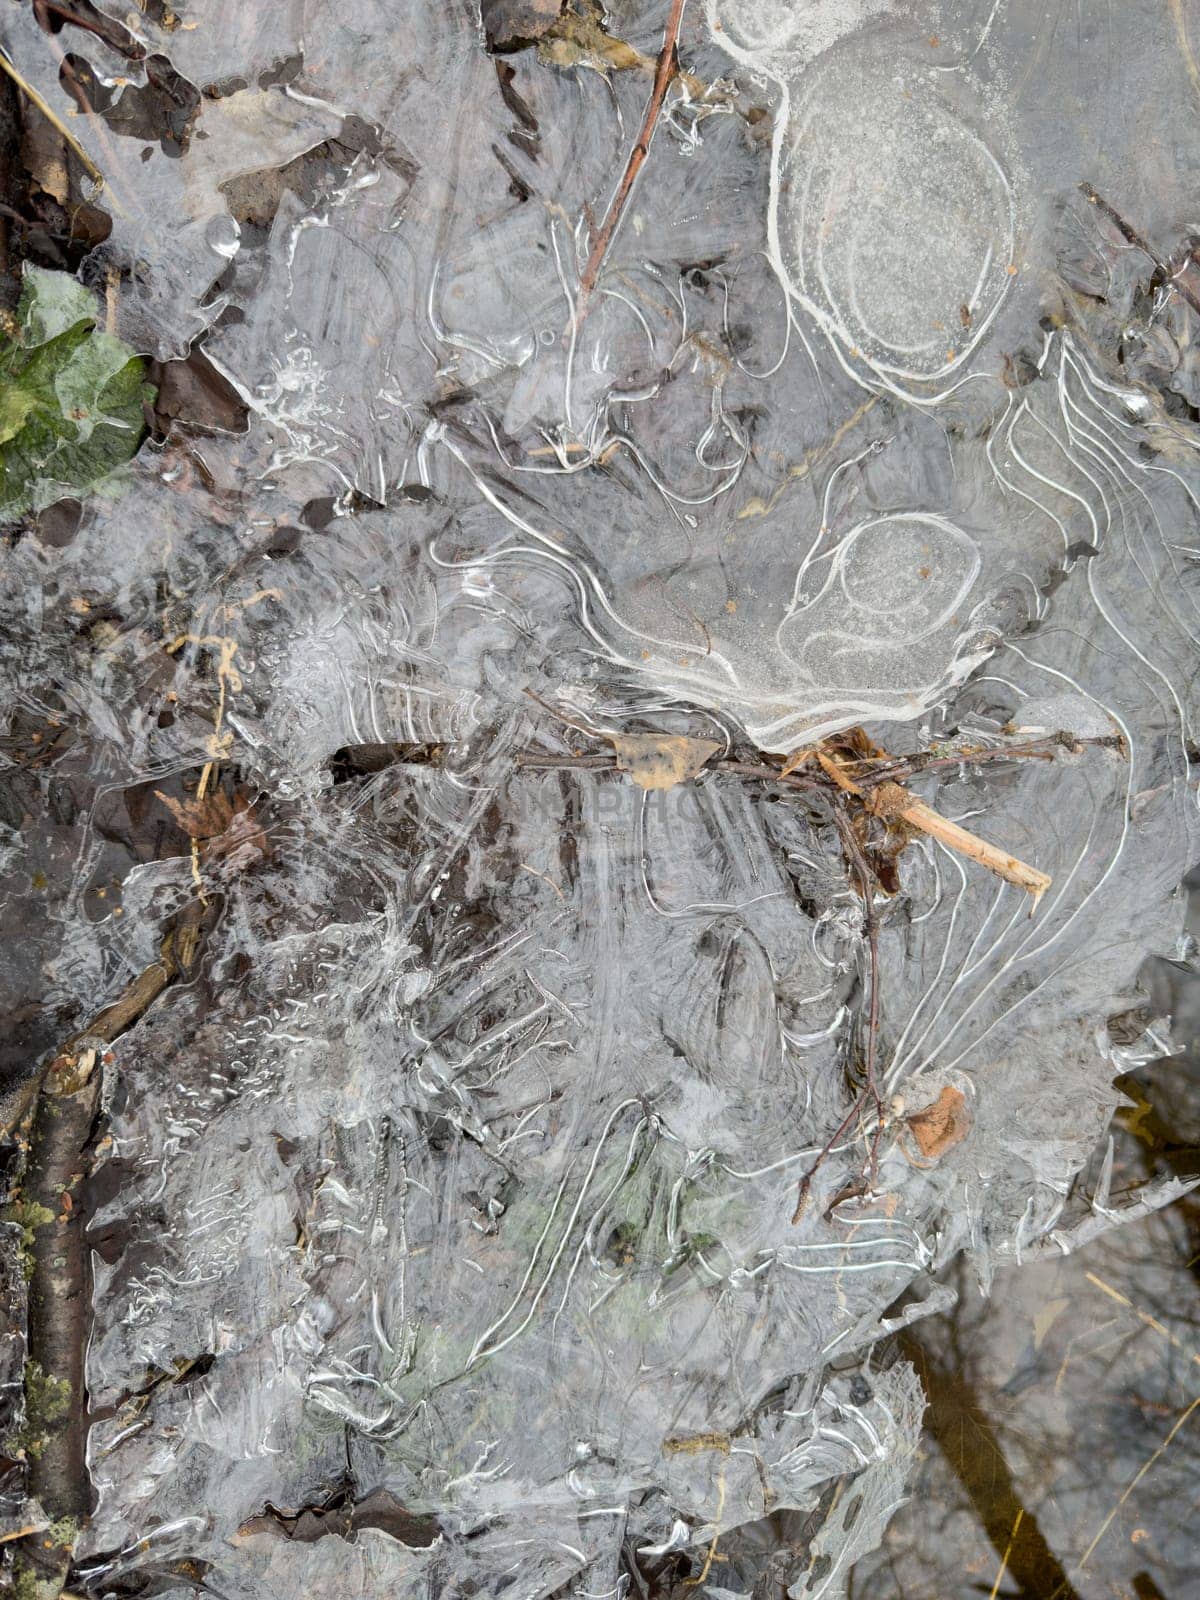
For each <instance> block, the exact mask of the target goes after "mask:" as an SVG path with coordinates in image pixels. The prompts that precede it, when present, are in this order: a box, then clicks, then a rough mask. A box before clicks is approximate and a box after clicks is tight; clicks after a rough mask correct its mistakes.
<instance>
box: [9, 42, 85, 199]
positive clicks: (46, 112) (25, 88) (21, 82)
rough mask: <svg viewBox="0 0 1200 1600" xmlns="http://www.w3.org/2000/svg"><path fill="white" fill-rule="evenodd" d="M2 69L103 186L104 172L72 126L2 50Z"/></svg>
mask: <svg viewBox="0 0 1200 1600" xmlns="http://www.w3.org/2000/svg"><path fill="white" fill-rule="evenodd" d="M0 69H3V71H5V72H7V74H8V76H9V77H10V78H11V79H12V81H13V82H14V83H15V84H16V86H17V88H18V89H20V91H21V93H22V94H23V95H27V96H28V98H29V99H30V100H32V101H33V103H34V105H35V106H36V107H37V108H38V110H39V111H40V112H41V113H42V115H43V116H44V117H45V119H46V121H47V122H49V123H50V124H51V125H52V126H53V127H55V128H57V129H58V131H59V133H61V134H62V136H63V138H64V139H65V140H66V141H67V143H68V144H69V145H70V146H71V149H72V150H74V152H75V154H76V155H77V156H78V157H79V159H80V161H82V162H83V164H84V166H85V167H86V168H87V171H88V176H89V177H90V178H92V179H93V180H94V182H96V183H98V184H100V185H101V186H103V184H104V174H103V173H102V172H101V171H100V168H99V167H98V166H97V165H96V163H95V162H94V161H93V160H92V158H91V156H90V155H88V153H87V151H86V150H85V149H84V148H83V146H82V145H81V144H80V142H79V140H78V139H77V138H76V137H75V135H74V134H73V133H72V132H71V130H70V128H68V127H67V125H66V123H65V122H64V121H63V119H62V118H61V117H60V116H59V115H58V113H57V111H54V110H53V109H52V108H51V107H50V105H49V104H48V103H47V102H46V101H45V100H43V99H42V97H41V95H40V94H39V93H38V92H37V90H36V89H35V88H34V87H33V85H32V84H31V83H27V82H26V81H25V79H24V78H23V77H22V76H21V74H20V73H19V72H18V71H17V69H16V67H14V66H13V64H12V62H11V61H10V60H9V59H8V57H7V56H6V55H5V54H4V53H3V52H2V51H0Z"/></svg>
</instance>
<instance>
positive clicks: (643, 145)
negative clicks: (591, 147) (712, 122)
mask: <svg viewBox="0 0 1200 1600" xmlns="http://www.w3.org/2000/svg"><path fill="white" fill-rule="evenodd" d="M685 4H686V0H671V10H670V13H669V15H668V17H667V26H666V31H665V32H664V34H663V42H662V49H661V50H660V51H659V53H658V66H657V67H656V68H655V72H654V87H653V88H652V89H651V91H650V99H649V101H648V103H647V105H646V115H645V116H644V117H643V118H642V127H641V131H640V132H639V134H638V136H637V142H636V143H635V145H634V147H633V149H632V150H631V151H630V152H629V160H628V161H627V162H626V163H625V172H624V175H623V176H622V178H621V183H620V186H619V188H618V189H617V192H616V194H615V195H614V196H613V201H612V204H611V205H610V206H609V208H608V213H607V215H606V216H605V218H604V221H603V222H602V223H601V224H600V227H599V229H598V230H596V229H594V230H593V236H592V247H591V249H590V250H589V251H588V258H587V261H586V263H585V265H584V268H583V271H582V272H581V273H580V275H579V303H578V305H577V306H576V309H575V326H576V327H578V326H579V324H580V323H581V322H582V321H583V319H584V317H585V316H586V314H587V304H588V301H589V299H590V298H591V294H592V290H593V289H594V288H595V287H596V280H597V279H598V278H599V276H600V268H601V267H602V266H603V264H604V257H605V256H606V255H607V254H608V247H609V245H610V244H611V243H612V241H613V237H614V235H615V234H616V231H617V228H618V227H619V226H620V222H621V214H622V212H623V211H624V210H625V205H626V202H627V201H628V199H629V196H630V194H631V193H632V191H633V185H634V183H635V181H636V179H637V175H638V173H639V172H640V171H641V170H642V165H643V163H644V162H645V160H646V157H647V155H648V154H649V153H650V141H651V139H653V137H654V129H655V127H656V126H657V124H658V118H659V113H660V112H661V111H662V108H663V101H664V100H665V99H666V96H667V90H668V89H669V88H670V86H671V80H672V79H673V78H674V77H675V76H676V74H677V73H678V71H679V62H678V59H677V58H676V48H677V46H678V44H679V26H680V23H681V22H682V21H683V8H684V5H685Z"/></svg>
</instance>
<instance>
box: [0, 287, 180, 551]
mask: <svg viewBox="0 0 1200 1600" xmlns="http://www.w3.org/2000/svg"><path fill="white" fill-rule="evenodd" d="M95 322H96V302H95V299H94V298H93V296H92V295H91V293H90V292H89V291H88V290H87V289H85V288H84V287H83V285H82V284H80V283H77V282H76V280H75V279H74V278H72V277H71V276H70V275H69V274H67V273H64V272H47V271H43V270H42V269H41V268H28V269H26V273H25V281H24V284H23V287H22V291H21V303H20V305H19V306H18V308H17V331H16V334H15V335H14V336H11V337H5V338H3V339H2V340H0V520H3V521H12V520H13V519H14V518H16V517H19V516H22V515H23V514H25V513H26V512H29V511H40V510H41V509H42V508H43V507H44V506H48V505H50V504H51V503H52V502H53V501H55V500H59V499H61V498H62V497H63V496H64V495H69V494H70V495H80V494H86V493H88V492H91V491H94V490H97V489H98V488H100V486H101V485H102V484H103V482H104V480H105V479H107V478H109V476H110V475H111V474H112V473H114V472H115V470H116V469H117V468H119V467H121V466H122V465H124V463H125V462H127V461H129V460H130V459H131V458H132V457H133V456H134V454H135V453H136V452H137V448H138V446H139V444H140V443H141V442H142V438H143V436H144V434H145V420H144V412H143V407H144V405H145V403H146V402H147V401H152V400H153V399H154V388H153V386H152V385H151V384H148V383H147V382H146V368H145V363H144V361H142V359H141V358H140V357H139V356H137V355H135V354H134V352H133V351H132V350H131V349H130V348H129V346H128V345H126V344H124V343H123V342H122V341H121V340H120V339H116V338H114V337H113V336H112V334H108V333H97V332H96V331H95ZM114 487H115V481H114Z"/></svg>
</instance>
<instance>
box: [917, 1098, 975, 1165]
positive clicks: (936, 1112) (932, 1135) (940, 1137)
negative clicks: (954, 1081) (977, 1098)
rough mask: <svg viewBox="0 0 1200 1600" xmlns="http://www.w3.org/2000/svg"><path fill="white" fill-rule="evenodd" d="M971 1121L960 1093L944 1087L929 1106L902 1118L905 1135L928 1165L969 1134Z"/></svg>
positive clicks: (965, 1102) (965, 1101)
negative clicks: (912, 1140)
mask: <svg viewBox="0 0 1200 1600" xmlns="http://www.w3.org/2000/svg"><path fill="white" fill-rule="evenodd" d="M972 1120H973V1119H972V1117H971V1113H970V1111H968V1109H967V1100H966V1096H965V1095H964V1094H963V1092H962V1090H961V1089H955V1088H954V1087H953V1085H951V1084H947V1085H946V1087H945V1088H944V1089H943V1090H942V1092H941V1094H939V1095H938V1097H937V1099H936V1100H935V1101H934V1102H933V1104H932V1105H928V1106H925V1107H924V1109H923V1110H921V1111H914V1112H913V1113H912V1115H911V1116H908V1117H905V1119H904V1121H905V1123H906V1124H907V1125H908V1131H909V1132H910V1133H911V1134H912V1136H913V1138H914V1139H915V1140H916V1143H917V1148H918V1150H920V1152H921V1154H922V1155H923V1156H924V1157H925V1159H926V1160H927V1161H936V1160H937V1159H938V1157H939V1156H943V1155H945V1153H946V1151H947V1150H952V1149H953V1148H954V1146H955V1145H956V1144H961V1143H962V1141H963V1140H964V1139H965V1138H966V1137H967V1134H968V1133H970V1131H971V1123H972Z"/></svg>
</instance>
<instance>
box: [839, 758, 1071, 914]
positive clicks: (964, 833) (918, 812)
mask: <svg viewBox="0 0 1200 1600" xmlns="http://www.w3.org/2000/svg"><path fill="white" fill-rule="evenodd" d="M865 799H866V803H867V805H868V807H869V808H870V809H871V810H872V811H874V812H875V814H876V815H877V816H881V817H901V818H903V820H904V821H905V822H907V823H908V825H909V826H910V827H912V828H919V829H920V830H921V832H922V833H927V834H928V835H929V837H930V838H931V839H937V840H938V842H939V843H940V844H944V845H946V846H947V848H948V849H950V850H957V851H958V853H959V855H960V856H967V857H968V858H969V859H970V860H971V861H978V863H979V865H980V866H981V867H986V868H987V869H988V871H989V872H994V873H996V874H997V875H998V876H999V877H1001V878H1006V879H1007V880H1008V882H1009V883H1015V884H1016V886H1017V887H1018V889H1024V890H1025V891H1026V893H1027V894H1031V895H1032V896H1033V903H1034V905H1037V903H1038V901H1039V900H1040V899H1041V898H1042V896H1043V895H1044V894H1045V892H1046V890H1047V889H1048V888H1049V887H1050V883H1051V879H1050V878H1049V877H1048V876H1047V875H1046V874H1045V873H1044V872H1039V871H1038V869H1037V868H1036V867H1030V866H1027V865H1026V864H1025V862H1024V861H1018V859H1017V858H1016V856H1010V855H1009V853H1008V851H1007V850H1001V849H999V848H998V847H997V846H996V845H994V844H989V843H988V842H987V840H986V839H981V838H980V837H979V835H978V834H976V833H971V832H970V831H969V830H968V829H966V828H960V827H959V825H958V823H957V822H951V821H950V819H949V817H943V816H942V815H941V813H940V812H937V811H935V810H934V809H933V807H932V806H927V805H926V804H925V802H924V801H923V800H915V799H914V798H913V796H912V795H910V794H909V793H908V791H907V790H906V789H902V788H901V787H900V785H899V784H898V783H881V784H880V785H879V788H878V789H876V790H875V791H874V793H873V794H869V795H867V796H866V797H865Z"/></svg>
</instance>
